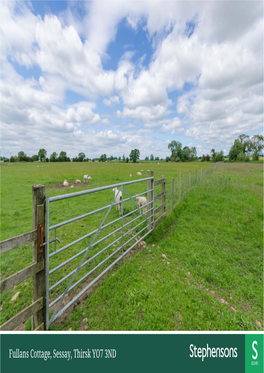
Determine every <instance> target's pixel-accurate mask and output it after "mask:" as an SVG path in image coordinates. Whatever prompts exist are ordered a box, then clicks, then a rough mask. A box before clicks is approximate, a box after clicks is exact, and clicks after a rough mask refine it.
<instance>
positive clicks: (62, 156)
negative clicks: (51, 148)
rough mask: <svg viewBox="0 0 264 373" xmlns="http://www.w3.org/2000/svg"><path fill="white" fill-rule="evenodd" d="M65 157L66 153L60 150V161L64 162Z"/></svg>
mask: <svg viewBox="0 0 264 373" xmlns="http://www.w3.org/2000/svg"><path fill="white" fill-rule="evenodd" d="M66 158H67V153H66V152H64V151H62V152H60V155H59V159H60V162H65V161H66Z"/></svg>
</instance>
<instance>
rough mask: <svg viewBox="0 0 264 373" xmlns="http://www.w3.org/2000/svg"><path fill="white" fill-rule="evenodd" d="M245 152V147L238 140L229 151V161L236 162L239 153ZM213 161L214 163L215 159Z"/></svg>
mask: <svg viewBox="0 0 264 373" xmlns="http://www.w3.org/2000/svg"><path fill="white" fill-rule="evenodd" d="M241 152H244V145H243V144H242V143H241V141H240V140H238V139H236V140H235V141H234V145H233V146H232V147H231V149H230V150H229V161H230V162H231V161H236V160H237V156H238V154H239V153H241ZM212 160H213V161H214V159H213V157H212Z"/></svg>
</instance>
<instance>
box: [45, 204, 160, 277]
mask: <svg viewBox="0 0 264 373" xmlns="http://www.w3.org/2000/svg"><path fill="white" fill-rule="evenodd" d="M151 210H153V208H152V209H149V210H148V211H151ZM140 217H141V215H139V216H137V217H136V218H135V219H133V220H131V221H129V222H128V223H126V224H125V225H124V227H125V226H127V225H129V224H130V223H131V222H133V221H135V220H137V219H139V218H140ZM143 221H144V220H143ZM121 229H122V227H120V228H117V229H116V230H115V231H113V232H111V233H109V234H108V235H106V236H104V237H103V238H101V239H100V240H98V241H96V242H94V243H93V244H92V245H91V248H92V247H94V246H96V245H98V244H99V243H101V242H102V241H104V240H105V239H106V238H108V237H110V236H112V235H113V234H114V233H117V232H119V231H120V230H121ZM133 229H134V227H133ZM95 232H97V230H96V231H95ZM93 233H94V232H93ZM86 250H87V247H86V248H85V249H83V250H82V251H80V252H79V253H77V254H75V255H73V256H72V257H71V258H69V259H68V260H66V261H65V262H63V263H61V264H59V265H58V266H57V267H55V268H53V269H52V270H50V271H49V274H50V275H51V274H52V273H53V272H56V271H57V270H58V269H60V268H62V267H63V266H65V265H66V264H68V263H70V262H71V261H72V260H74V259H76V258H78V256H80V255H82V254H83V253H84V252H85V251H86ZM58 251H59V250H57V251H56V253H58ZM56 253H53V254H56Z"/></svg>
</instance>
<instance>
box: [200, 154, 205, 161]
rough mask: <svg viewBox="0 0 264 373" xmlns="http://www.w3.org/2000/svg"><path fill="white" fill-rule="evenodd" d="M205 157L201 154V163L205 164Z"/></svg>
mask: <svg viewBox="0 0 264 373" xmlns="http://www.w3.org/2000/svg"><path fill="white" fill-rule="evenodd" d="M205 159H206V158H205V155H204V154H203V156H202V158H201V162H205Z"/></svg>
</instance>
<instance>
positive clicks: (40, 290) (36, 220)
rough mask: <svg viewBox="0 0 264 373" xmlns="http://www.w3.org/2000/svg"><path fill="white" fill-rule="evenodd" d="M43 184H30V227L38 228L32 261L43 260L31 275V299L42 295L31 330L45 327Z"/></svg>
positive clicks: (34, 299)
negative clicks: (41, 267) (39, 308)
mask: <svg viewBox="0 0 264 373" xmlns="http://www.w3.org/2000/svg"><path fill="white" fill-rule="evenodd" d="M45 202H46V196H45V186H44V185H42V184H37V185H33V186H32V228H33V230H34V229H37V230H38V239H37V241H34V242H33V244H32V248H33V262H42V261H44V268H43V270H42V271H40V272H38V273H36V274H35V275H33V301H36V300H38V299H40V298H42V297H43V308H42V309H41V310H39V311H38V312H36V313H35V314H34V315H33V317H32V327H33V330H35V329H38V330H45V329H46V281H45V246H40V243H41V241H42V242H45V226H44V225H45V209H46V203H45Z"/></svg>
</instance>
